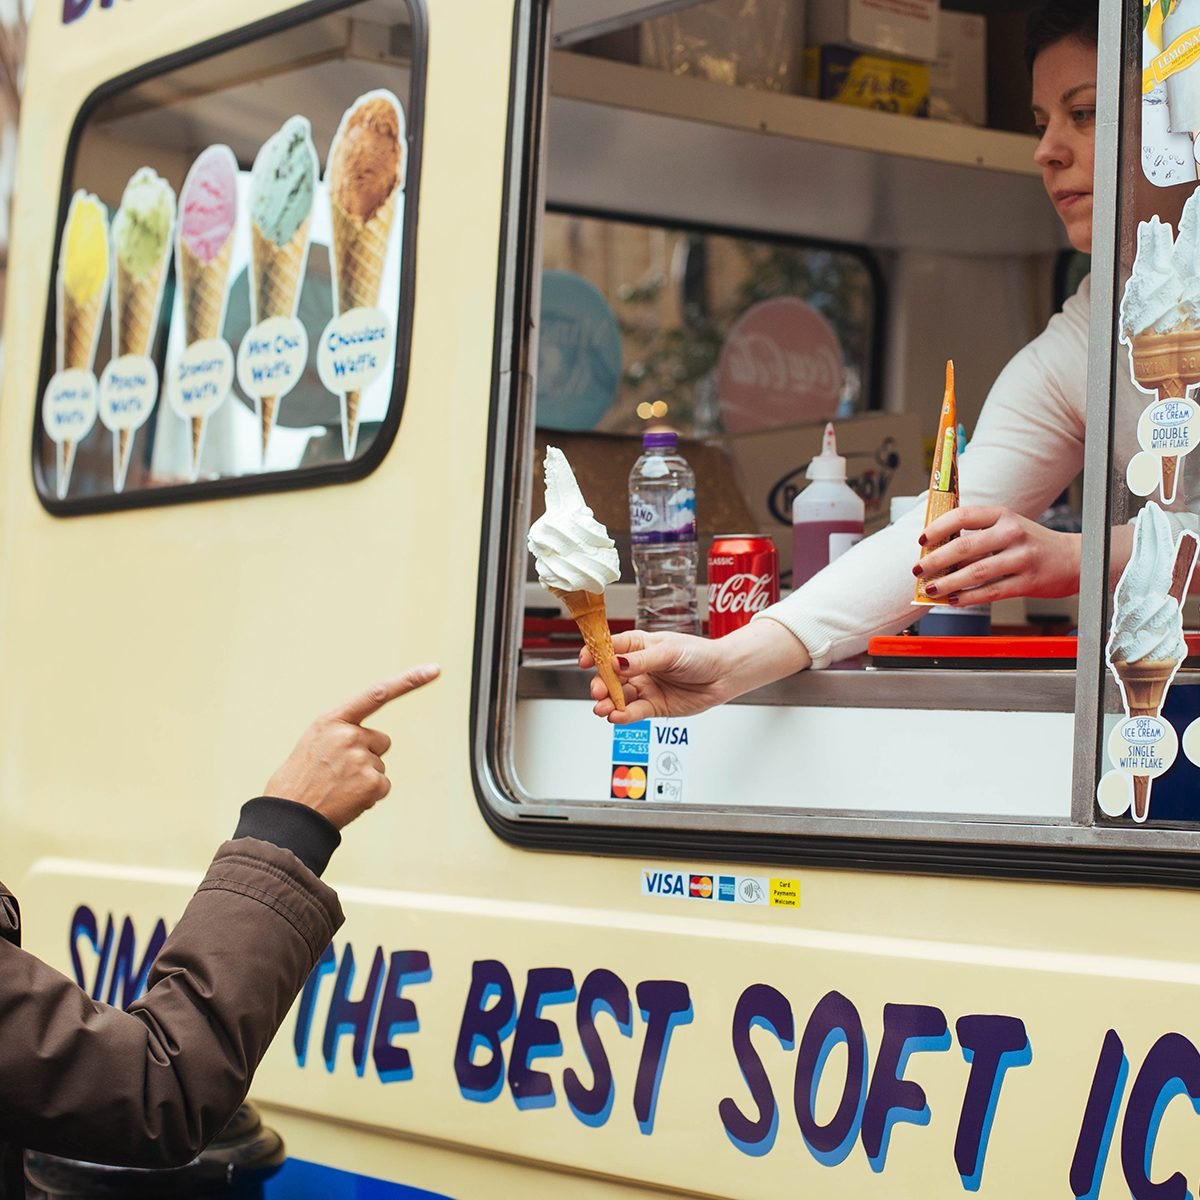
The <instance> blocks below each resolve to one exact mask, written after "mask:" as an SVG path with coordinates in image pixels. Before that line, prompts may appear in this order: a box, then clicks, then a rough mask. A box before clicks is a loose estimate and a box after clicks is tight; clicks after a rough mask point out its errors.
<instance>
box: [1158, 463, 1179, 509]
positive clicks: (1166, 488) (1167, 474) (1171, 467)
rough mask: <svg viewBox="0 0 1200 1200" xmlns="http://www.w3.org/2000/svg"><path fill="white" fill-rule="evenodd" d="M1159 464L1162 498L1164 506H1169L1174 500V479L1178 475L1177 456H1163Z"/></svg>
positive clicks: (1175, 484)
mask: <svg viewBox="0 0 1200 1200" xmlns="http://www.w3.org/2000/svg"><path fill="white" fill-rule="evenodd" d="M1158 462H1159V474H1160V476H1161V479H1162V488H1161V491H1162V498H1163V503H1164V504H1170V503H1171V502H1172V501H1173V500H1174V499H1175V488H1176V486H1177V483H1176V477H1177V475H1178V473H1179V456H1178V455H1177V454H1164V455H1163V457H1162V458H1160V459H1159V460H1158Z"/></svg>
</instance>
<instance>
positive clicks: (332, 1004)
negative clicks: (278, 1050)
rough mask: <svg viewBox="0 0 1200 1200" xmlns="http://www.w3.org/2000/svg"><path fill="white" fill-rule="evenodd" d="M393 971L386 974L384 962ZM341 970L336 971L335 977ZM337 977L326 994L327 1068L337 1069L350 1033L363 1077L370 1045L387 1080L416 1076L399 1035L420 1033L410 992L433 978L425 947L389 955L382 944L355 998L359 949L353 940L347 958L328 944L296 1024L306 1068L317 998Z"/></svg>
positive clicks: (295, 1040)
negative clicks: (325, 984) (326, 981)
mask: <svg viewBox="0 0 1200 1200" xmlns="http://www.w3.org/2000/svg"><path fill="white" fill-rule="evenodd" d="M385 961H386V963H387V972H386V975H385V973H384V963H385ZM335 970H336V975H335ZM329 975H335V977H334V981H333V987H332V990H331V994H329V995H328V996H326V997H325V1005H326V1011H325V1026H324V1032H323V1034H322V1037H321V1057H322V1061H323V1062H324V1064H325V1069H326V1070H327V1071H329V1072H333V1071H334V1070H336V1068H337V1063H338V1056H339V1052H340V1048H341V1046H342V1044H343V1040H344V1035H345V1034H350V1035H352V1037H351V1054H350V1058H351V1062H352V1063H353V1065H354V1070H355V1073H356V1074H357V1075H359V1076H360V1077H361V1076H362V1075H363V1074H365V1072H366V1069H367V1058H368V1047H369V1048H370V1059H371V1062H372V1064H373V1065H374V1067H375V1073H376V1075H378V1076H379V1079H380V1081H381V1082H383V1083H396V1082H401V1081H403V1080H406V1079H411V1078H412V1075H413V1065H412V1058H411V1056H410V1054H409V1051H408V1050H407V1049H406V1048H405V1047H404V1046H399V1045H396V1044H395V1042H394V1041H393V1039H394V1038H395V1037H397V1036H398V1035H399V1034H416V1033H417V1032H418V1031H419V1030H420V1027H421V1026H420V1020H419V1019H418V1015H417V1007H416V1004H415V1003H414V1002H413V1001H412V1000H411V999H410V998H409V997H408V996H406V995H405V994H404V993H405V989H406V988H407V987H409V986H410V985H415V984H420V983H428V982H429V981H430V980H431V979H432V978H433V972H432V971H431V970H430V966H429V955H428V954H426V953H425V951H424V950H400V951H395V952H393V953H391V954H389V955H387V956H386V959H385V954H384V950H383V947H381V946H377V947H376V948H375V950H374V952H373V954H372V957H371V966H370V969H369V970H368V972H367V978H366V982H365V983H364V985H363V988H362V993H361V995H360V996H359V997H358V998H357V999H355V998H353V985H354V975H355V957H354V947H353V945H351V943H349V942H347V943H346V945H345V947H344V948H343V950H342V955H341V961H340V962H339V961H338V956H337V953H336V951H335V950H334V948H333V946H332V945H330V946H326V948H325V951H324V953H323V954H322V955H321V957H320V959H318V960H317V963H316V965H315V966H314V967H313V969H312V971H311V972H309V976H308V979H307V980H306V981H305V984H304V987H303V989H302V990H301V992H300V1000H299V1002H298V1004H297V1006H296V1027H295V1029H294V1031H293V1034H292V1049H293V1051H294V1052H295V1055H296V1063H297V1065H298V1066H299V1067H301V1068H303V1067H305V1066H306V1065H307V1063H308V1047H309V1044H310V1040H311V1034H312V1028H313V1024H314V1018H315V1016H316V1010H317V1002H318V1000H319V999H320V998H321V993H322V991H323V989H322V981H323V980H324V979H325V978H326V977H327V976H329Z"/></svg>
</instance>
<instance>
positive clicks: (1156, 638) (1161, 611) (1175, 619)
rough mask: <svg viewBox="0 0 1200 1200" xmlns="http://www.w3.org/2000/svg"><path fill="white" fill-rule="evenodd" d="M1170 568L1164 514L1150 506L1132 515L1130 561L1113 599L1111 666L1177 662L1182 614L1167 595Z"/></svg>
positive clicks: (1182, 651)
mask: <svg viewBox="0 0 1200 1200" xmlns="http://www.w3.org/2000/svg"><path fill="white" fill-rule="evenodd" d="M1174 569H1175V534H1174V531H1173V530H1172V529H1171V522H1170V521H1169V520H1167V515H1166V513H1164V512H1163V510H1162V509H1161V508H1159V507H1158V505H1157V504H1155V503H1154V502H1153V501H1150V502H1149V503H1148V504H1147V505H1146V507H1145V508H1143V509H1142V511H1141V512H1140V513H1138V516H1137V523H1136V525H1135V526H1134V530H1133V556H1132V557H1131V558H1130V560H1129V565H1128V566H1127V567H1126V568H1125V570H1124V572H1123V573H1122V575H1121V579H1120V582H1119V583H1118V584H1117V591H1116V595H1115V597H1114V599H1115V602H1116V612H1115V613H1114V615H1113V623H1112V632H1111V633H1110V634H1109V638H1108V657H1109V661H1110V662H1131V663H1133V662H1141V661H1142V660H1143V659H1147V658H1151V659H1181V658H1183V657H1184V656H1185V655H1186V653H1187V648H1186V645H1185V643H1184V640H1183V613H1182V612H1181V611H1180V608H1179V605H1178V603H1177V602H1176V601H1175V598H1174V597H1173V596H1172V595H1171V594H1170V591H1171V576H1172V574H1173V572H1174Z"/></svg>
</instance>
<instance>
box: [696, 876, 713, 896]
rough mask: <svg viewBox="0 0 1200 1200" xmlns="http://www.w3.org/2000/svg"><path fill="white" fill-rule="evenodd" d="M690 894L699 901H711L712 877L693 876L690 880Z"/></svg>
mask: <svg viewBox="0 0 1200 1200" xmlns="http://www.w3.org/2000/svg"><path fill="white" fill-rule="evenodd" d="M691 893H692V895H693V896H695V897H697V898H698V899H700V900H708V899H711V897H712V894H713V881H712V876H711V875H693V876H692V879H691Z"/></svg>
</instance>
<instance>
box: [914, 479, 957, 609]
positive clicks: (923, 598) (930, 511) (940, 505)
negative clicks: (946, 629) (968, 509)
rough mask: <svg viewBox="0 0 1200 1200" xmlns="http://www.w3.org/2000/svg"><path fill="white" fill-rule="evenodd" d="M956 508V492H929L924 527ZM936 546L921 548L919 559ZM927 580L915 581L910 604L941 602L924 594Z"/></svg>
mask: <svg viewBox="0 0 1200 1200" xmlns="http://www.w3.org/2000/svg"><path fill="white" fill-rule="evenodd" d="M957 507H958V493H957V492H932V491H931V492H930V493H929V500H928V501H927V502H926V505H925V525H926V527H928V526H930V525H932V524H933V522H934V521H936V520H937V519H938V517H944V516H945V515H946V514H947V513H948V512H953V511H954V509H956V508H957ZM936 549H937V547H936V546H922V547H921V557H922V558H924V557H925V555H926V554H928V553H929V551H930V550H936ZM928 582H929V580H927V579H924V578H920V579H918V580H917V584H916V587H915V588H914V589H913V598H912V602H913V603H914V604H940V603H942V601H940V600H935V599H934V597H933V596H927V595H926V594H925V585H926V584H927V583H928Z"/></svg>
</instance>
